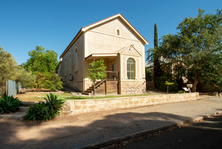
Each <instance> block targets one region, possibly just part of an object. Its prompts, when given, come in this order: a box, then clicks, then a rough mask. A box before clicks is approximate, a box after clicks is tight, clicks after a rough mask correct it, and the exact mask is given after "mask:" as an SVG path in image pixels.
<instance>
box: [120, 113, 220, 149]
mask: <svg viewBox="0 0 222 149" xmlns="http://www.w3.org/2000/svg"><path fill="white" fill-rule="evenodd" d="M221 130H222V116H217V117H215V118H212V119H208V120H204V121H203V122H200V123H196V124H193V125H190V126H188V127H184V128H181V129H177V130H174V131H171V132H167V133H164V134H162V135H156V136H154V137H151V138H147V139H144V140H141V141H138V142H134V143H131V144H128V145H125V146H122V147H118V148H117V149H147V148H148V149H164V148H168V149H171V148H173V149H221V146H222V141H221V138H222V133H221Z"/></svg>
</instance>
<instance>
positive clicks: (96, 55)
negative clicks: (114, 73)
mask: <svg viewBox="0 0 222 149" xmlns="http://www.w3.org/2000/svg"><path fill="white" fill-rule="evenodd" d="M117 54H118V53H92V54H90V55H89V56H87V57H86V58H85V60H90V59H93V58H94V57H95V58H110V57H116V56H117Z"/></svg>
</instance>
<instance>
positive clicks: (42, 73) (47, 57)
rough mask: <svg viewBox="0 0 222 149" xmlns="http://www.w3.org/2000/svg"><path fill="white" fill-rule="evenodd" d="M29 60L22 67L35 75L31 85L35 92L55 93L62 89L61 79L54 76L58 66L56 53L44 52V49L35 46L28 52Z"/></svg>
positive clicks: (51, 51)
mask: <svg viewBox="0 0 222 149" xmlns="http://www.w3.org/2000/svg"><path fill="white" fill-rule="evenodd" d="M29 56H30V58H29V59H28V60H27V62H26V63H23V64H22V66H23V67H24V68H25V69H26V70H27V71H29V72H31V73H33V74H35V75H36V81H34V82H33V83H32V85H33V87H34V88H36V89H37V90H39V89H41V88H45V89H50V90H51V91H56V90H58V89H62V88H63V87H62V81H61V77H59V76H58V75H56V74H55V70H56V68H57V66H58V61H57V53H56V52H55V51H53V50H45V48H44V47H41V46H39V45H38V46H36V48H35V50H31V51H30V52H29Z"/></svg>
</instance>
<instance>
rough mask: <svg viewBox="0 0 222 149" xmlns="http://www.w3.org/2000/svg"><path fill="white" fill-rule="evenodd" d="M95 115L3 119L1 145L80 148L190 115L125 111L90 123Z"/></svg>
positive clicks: (12, 146) (154, 127)
mask: <svg viewBox="0 0 222 149" xmlns="http://www.w3.org/2000/svg"><path fill="white" fill-rule="evenodd" d="M92 115H93V114H83V115H78V116H66V117H61V118H56V119H54V120H51V121H47V122H26V121H16V120H3V119H2V120H0V130H1V131H0V148H1V149H3V148H79V147H83V146H86V145H89V144H94V143H98V142H103V141H105V140H108V139H112V138H114V137H121V136H124V135H128V134H131V133H135V132H139V131H145V130H149V129H157V128H159V127H163V126H167V125H171V124H173V123H175V122H181V121H186V120H189V119H190V118H189V117H184V116H180V115H173V114H168V113H160V112H152V113H145V114H144V113H143V114H141V113H129V112H128V113H121V114H118V113H117V114H114V115H108V116H105V117H102V118H96V120H94V121H91V122H90V123H88V121H87V119H90V118H92V117H91V116H92Z"/></svg>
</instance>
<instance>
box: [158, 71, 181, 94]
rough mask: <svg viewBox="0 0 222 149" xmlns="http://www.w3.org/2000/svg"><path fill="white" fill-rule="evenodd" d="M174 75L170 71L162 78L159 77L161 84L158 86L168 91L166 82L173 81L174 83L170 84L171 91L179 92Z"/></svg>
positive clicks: (161, 89)
mask: <svg viewBox="0 0 222 149" xmlns="http://www.w3.org/2000/svg"><path fill="white" fill-rule="evenodd" d="M172 78H173V76H172V74H170V73H164V74H163V75H162V76H161V77H160V78H159V82H158V84H159V86H158V89H159V90H160V91H164V92H166V91H167V85H166V84H165V82H166V81H167V82H172V83H173V84H172V85H169V92H174V93H176V92H178V84H177V82H176V81H175V80H173V79H172Z"/></svg>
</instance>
